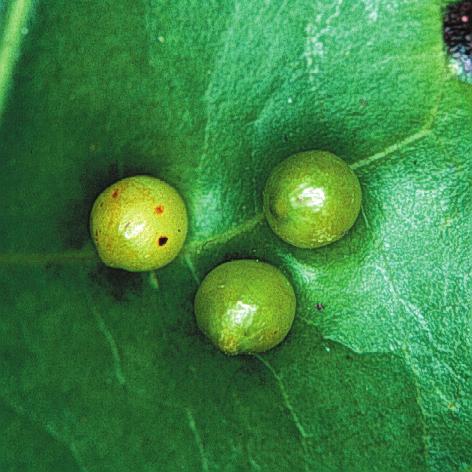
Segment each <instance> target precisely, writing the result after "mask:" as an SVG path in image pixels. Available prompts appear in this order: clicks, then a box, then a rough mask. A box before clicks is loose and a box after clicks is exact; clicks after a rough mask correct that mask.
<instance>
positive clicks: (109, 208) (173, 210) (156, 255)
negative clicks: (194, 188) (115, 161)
mask: <svg viewBox="0 0 472 472" xmlns="http://www.w3.org/2000/svg"><path fill="white" fill-rule="evenodd" d="M187 224H188V223H187V210H186V208H185V204H184V202H183V200H182V198H181V197H180V195H179V194H178V193H177V191H176V190H175V189H174V188H173V187H171V186H170V185H169V184H167V183H165V182H163V181H162V180H159V179H156V178H154V177H150V176H147V175H138V176H135V177H128V178H126V179H122V180H119V181H118V182H115V183H114V184H112V185H110V187H108V188H106V189H105V190H104V191H103V192H102V193H101V194H100V195H99V196H98V198H97V199H96V200H95V203H94V205H93V208H92V212H91V215H90V232H91V235H92V238H93V241H94V243H95V246H96V247H97V251H98V254H99V256H100V258H101V259H102V261H103V262H104V263H105V264H106V265H107V266H109V267H114V268H118V269H125V270H129V271H131V272H140V271H147V270H154V269H158V268H160V267H163V266H165V265H166V264H168V263H169V262H170V261H172V260H173V259H174V258H175V257H176V256H177V255H178V253H179V252H180V250H181V249H182V246H183V244H184V242H185V237H186V235H187Z"/></svg>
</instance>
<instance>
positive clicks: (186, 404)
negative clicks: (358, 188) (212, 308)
mask: <svg viewBox="0 0 472 472" xmlns="http://www.w3.org/2000/svg"><path fill="white" fill-rule="evenodd" d="M445 3H446V2H445V1H443V0H441V1H432V0H417V1H414V2H412V1H411V0H393V1H388V2H387V1H374V0H359V1H358V0H356V1H354V0H352V1H351V0H344V1H334V2H327V1H321V0H310V1H308V0H294V1H291V2H284V1H282V0H280V1H276V0H273V1H270V2H269V1H265V2H240V1H233V0H229V1H224V2H213V1H211V2H206V3H205V5H203V4H202V2H197V1H187V2H184V1H164V0H138V1H135V0H133V1H131V0H113V1H111V0H104V1H100V2H94V4H93V8H91V7H90V2H84V1H77V2H70V1H65V0H52V1H44V2H38V3H37V8H36V13H35V18H34V22H33V23H32V24H31V26H30V28H29V32H28V34H26V35H24V36H23V38H24V39H23V45H22V58H21V60H20V61H19V62H18V63H17V67H16V69H15V76H14V77H13V81H12V83H13V88H9V90H10V93H9V99H8V103H7V106H6V109H5V113H4V114H3V116H2V128H1V130H0V156H1V163H0V165H1V172H0V188H1V189H2V202H3V205H2V217H1V219H0V235H1V237H0V244H1V251H0V267H1V270H0V283H1V286H2V297H1V299H2V300H1V304H0V311H1V313H0V363H1V364H0V399H1V401H0V416H1V424H2V432H4V433H3V434H2V436H1V438H0V469H1V470H22V471H24V470H26V471H34V472H37V471H38V470H45V471H55V470H60V471H64V470H71V471H84V470H85V471H108V470H111V471H114V472H117V471H123V472H124V471H129V470H133V471H136V472H138V471H154V470H156V469H161V470H167V471H174V470H175V471H177V470H204V471H207V470H208V471H247V470H253V471H259V470H261V471H286V470H292V471H312V470H317V471H321V472H325V471H326V472H331V471H347V470H348V471H350V472H352V471H354V472H365V471H369V472H375V471H381V472H389V471H395V472H397V471H399V470H408V471H435V472H449V471H457V470H461V468H462V469H467V466H469V465H470V464H472V453H471V451H472V448H471V447H470V424H471V421H472V400H471V398H472V383H471V382H470V375H471V371H472V354H471V353H472V349H471V344H472V343H471V335H472V333H471V310H470V300H471V295H472V293H471V278H470V274H471V273H472V271H471V269H472V268H471V260H472V257H471V256H472V254H471V247H472V223H471V219H470V214H471V211H472V194H471V192H470V186H471V181H472V171H471V166H470V157H471V156H470V153H471V147H472V128H471V127H470V123H471V119H472V88H471V87H470V85H468V84H465V83H463V82H461V81H459V80H458V79H457V77H456V76H454V75H453V74H452V73H451V72H449V69H448V65H447V64H448V61H447V58H446V57H445V53H444V52H443V40H442V11H441V7H442V6H443V5H444V4H445ZM309 149H326V150H329V151H331V152H333V153H334V154H336V155H338V156H339V157H340V158H342V159H343V160H345V161H346V162H348V163H349V164H350V165H351V167H352V168H353V169H354V170H355V172H356V174H357V175H358V176H359V179H360V182H361V185H362V188H363V208H362V211H361V217H360V219H359V220H358V222H357V223H356V225H355V226H354V228H353V230H352V231H350V232H349V234H348V235H347V236H346V237H345V238H343V239H341V240H340V241H338V242H337V243H334V244H332V245H329V246H326V247H323V248H320V249H318V250H315V251H306V250H299V249H295V248H291V247H287V245H286V244H285V243H283V242H281V241H280V240H279V239H278V238H277V237H276V236H275V235H274V234H273V232H272V231H271V230H270V229H269V228H268V227H267V226H266V225H265V224H264V223H263V218H262V214H261V211H262V201H261V195H262V190H263V187H264V183H265V181H266V179H267V177H268V175H269V174H270V172H271V170H272V169H273V168H274V166H275V165H276V164H277V163H278V162H281V161H282V160H283V159H284V158H286V157H287V156H289V155H291V154H294V153H296V152H300V151H303V150H309ZM138 173H142V174H150V175H155V176H156V177H159V178H162V179H163V180H165V181H166V182H169V183H170V184H172V185H173V186H175V187H176V188H177V190H178V191H179V193H180V194H181V195H182V196H183V198H184V199H185V202H186V203H187V204H188V209H189V218H190V221H189V237H188V239H187V243H186V246H185V248H184V250H183V252H182V253H181V255H180V256H179V258H178V259H176V260H175V261H174V262H173V263H172V264H170V265H169V266H167V267H166V268H164V269H162V270H161V271H159V273H158V274H156V273H146V274H130V273H127V272H122V271H118V270H112V269H107V268H106V267H105V266H104V265H103V264H102V263H101V262H100V261H99V260H98V258H97V257H96V255H95V252H94V250H93V246H92V243H91V241H90V239H89V233H88V216H89V213H90V209H91V206H92V203H93V201H94V199H95V197H96V196H97V195H98V194H99V193H100V192H101V190H103V189H104V188H105V187H106V186H107V185H110V184H111V183H113V182H114V181H116V180H117V179H119V178H120V177H125V176H129V175H136V174H138ZM256 256H257V257H259V258H260V259H262V260H265V261H267V262H270V263H271V264H273V265H275V266H277V267H280V268H281V269H282V270H283V271H284V272H286V273H287V274H288V275H289V277H290V279H291V280H292V281H293V285H294V288H295V291H296V294H297V306H298V308H297V315H296V319H295V323H294V325H293V328H292V330H291V332H290V334H289V335H288V337H287V338H286V340H285V341H284V342H283V343H282V344H281V345H280V346H278V347H277V348H275V349H274V350H272V351H270V352H269V353H266V354H262V355H258V356H256V357H242V358H240V357H233V358H229V357H227V356H225V355H223V354H221V353H219V352H218V351H217V350H216V349H215V348H214V347H213V346H212V345H211V344H210V343H209V342H208V341H207V340H206V339H205V337H204V336H202V335H201V334H200V332H199V330H198V328H197V327H196V324H195V320H194V316H193V307H192V304H193V298H194V295H195V291H196V289H197V286H198V283H199V282H200V280H201V278H202V277H203V276H204V275H205V274H206V273H208V272H209V271H210V270H211V269H212V268H213V267H215V266H216V265H218V264H219V263H221V262H223V261H225V260H229V259H231V258H234V257H240V258H241V257H256ZM320 304H322V305H323V306H324V309H320V308H321V305H320ZM317 307H318V308H317ZM19 445H22V446H23V447H22V448H21V453H20V452H19V450H18V448H19ZM15 451H16V452H15Z"/></svg>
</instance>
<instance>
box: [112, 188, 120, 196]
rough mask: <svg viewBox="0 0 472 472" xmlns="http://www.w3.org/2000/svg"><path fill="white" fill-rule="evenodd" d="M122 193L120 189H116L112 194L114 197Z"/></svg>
mask: <svg viewBox="0 0 472 472" xmlns="http://www.w3.org/2000/svg"><path fill="white" fill-rule="evenodd" d="M119 193H120V191H119V190H118V189H116V190H114V191H113V193H112V194H111V196H112V197H113V198H116V197H117V196H118V194H119Z"/></svg>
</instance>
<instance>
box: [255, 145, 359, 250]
mask: <svg viewBox="0 0 472 472" xmlns="http://www.w3.org/2000/svg"><path fill="white" fill-rule="evenodd" d="M361 200H362V192H361V186H360V184H359V180H358V178H357V176H356V174H354V172H353V171H352V170H351V169H350V168H349V166H348V165H347V164H346V163H345V162H344V161H343V160H342V159H340V158H339V157H337V156H335V155H334V154H331V153H330V152H326V151H308V152H301V153H299V154H295V155H293V156H290V157H289V158H287V159H285V160H284V161H282V162H281V163H280V164H279V165H277V166H276V167H275V169H274V170H273V172H272V174H271V175H270V177H269V179H268V180H267V183H266V186H265V189H264V213H265V216H266V218H267V221H268V223H269V225H270V227H271V228H272V230H273V231H274V232H275V233H276V234H277V235H278V236H279V237H280V238H281V239H283V240H284V241H286V242H287V243H289V244H292V245H293V246H296V247H299V248H317V247H321V246H325V245H326V244H330V243H332V242H334V241H337V240H338V239H340V238H342V237H343V236H344V234H346V232H347V231H348V230H349V229H350V228H351V227H352V225H353V224H354V222H355V221H356V219H357V217H358V215H359V211H360V209H361Z"/></svg>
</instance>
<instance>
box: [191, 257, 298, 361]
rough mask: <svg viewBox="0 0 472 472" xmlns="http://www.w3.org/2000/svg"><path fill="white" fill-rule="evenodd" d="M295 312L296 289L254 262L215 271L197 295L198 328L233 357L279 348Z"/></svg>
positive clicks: (268, 267) (277, 273) (267, 266)
mask: <svg viewBox="0 0 472 472" xmlns="http://www.w3.org/2000/svg"><path fill="white" fill-rule="evenodd" d="M295 308H296V300H295V293H294V291H293V287H292V285H291V284H290V282H289V281H288V280H287V278H286V277H285V276H284V275H283V274H282V272H281V271H280V270H279V269H276V268H275V267H274V266H272V265H270V264H266V263H264V262H259V261H256V260H249V259H243V260H236V261H231V262H225V263H224V264H221V265H219V266H218V267H216V268H215V269H213V270H212V271H211V272H210V273H209V274H208V275H207V276H206V277H205V279H204V280H203V282H202V283H201V285H200V287H199V289H198V291H197V295H196V297H195V316H196V319H197V324H198V326H199V328H200V329H201V330H202V331H203V333H205V334H206V335H207V336H208V338H210V340H211V341H212V342H213V344H215V345H216V346H217V347H218V348H219V349H220V350H221V351H223V352H224V353H226V354H231V355H235V354H248V353H256V352H263V351H267V350H269V349H271V348H273V347H274V346H277V344H279V343H280V342H282V341H283V339H284V338H285V337H286V336H287V334H288V332H289V331H290V328H291V326H292V323H293V319H294V317H295Z"/></svg>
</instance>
